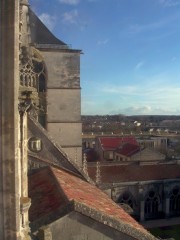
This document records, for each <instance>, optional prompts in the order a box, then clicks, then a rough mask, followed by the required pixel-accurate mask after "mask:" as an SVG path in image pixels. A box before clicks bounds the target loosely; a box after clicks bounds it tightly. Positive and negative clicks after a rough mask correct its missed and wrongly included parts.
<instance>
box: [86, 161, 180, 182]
mask: <svg viewBox="0 0 180 240" xmlns="http://www.w3.org/2000/svg"><path fill="white" fill-rule="evenodd" d="M100 173H101V182H102V183H120V182H131V181H132V182H133V181H151V180H164V179H175V178H180V165H177V164H159V165H111V166H102V165H101V166H100ZM88 174H89V177H91V178H92V179H94V180H95V179H96V177H95V176H96V167H95V166H88Z"/></svg>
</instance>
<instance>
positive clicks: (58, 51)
mask: <svg viewBox="0 0 180 240" xmlns="http://www.w3.org/2000/svg"><path fill="white" fill-rule="evenodd" d="M21 21H22V23H23V24H22V27H21V28H22V31H21V32H22V33H21V35H22V37H21V64H20V67H21V68H20V74H21V75H20V93H21V95H22V94H23V93H24V92H28V93H29V94H31V99H32V101H33V107H32V109H31V114H32V115H33V117H35V118H36V119H37V120H38V121H39V122H40V123H41V125H42V126H43V127H44V128H46V129H47V130H48V132H49V133H50V135H51V136H52V137H53V138H54V139H56V141H57V142H58V144H59V145H61V147H62V148H63V150H64V151H65V152H66V154H67V155H68V156H69V157H70V158H72V159H74V158H75V157H76V158H77V159H78V160H79V162H78V164H79V165H81V159H82V143H81V131H82V129H81V128H82V127H81V125H82V124H81V100H80V99H81V97H80V96H81V90H80V54H81V50H75V49H72V48H70V47H69V46H68V45H67V44H65V43H64V42H62V41H61V40H59V39H57V38H56V37H55V36H54V35H53V34H52V33H51V32H50V31H49V30H48V29H47V28H46V26H45V25H44V24H43V23H42V22H41V21H40V20H39V18H38V17H37V16H36V15H35V14H34V13H33V12H32V10H31V9H30V7H29V5H28V3H27V1H23V4H22V5H21ZM27 73H28V77H27V76H26V74H27Z"/></svg>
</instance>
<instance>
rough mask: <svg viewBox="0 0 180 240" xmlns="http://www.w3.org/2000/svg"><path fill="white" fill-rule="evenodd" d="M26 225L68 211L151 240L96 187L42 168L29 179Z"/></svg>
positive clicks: (147, 234)
mask: <svg viewBox="0 0 180 240" xmlns="http://www.w3.org/2000/svg"><path fill="white" fill-rule="evenodd" d="M29 197H30V198H31V200H32V205H31V207H30V211H29V214H30V221H36V220H38V218H42V217H43V219H45V218H46V217H47V216H48V214H51V215H52V213H54V214H57V212H58V211H59V209H60V208H63V209H64V208H65V207H66V206H67V207H68V209H69V210H70V208H69V204H71V211H77V212H79V213H81V214H83V215H86V216H88V217H90V218H92V219H94V220H95V221H99V222H101V223H102V224H105V225H108V226H109V227H112V228H115V229H116V230H118V231H121V232H124V233H125V234H128V235H131V236H134V237H135V239H155V238H154V237H153V236H152V235H151V234H150V233H148V232H147V231H146V230H145V229H144V228H143V227H142V226H141V225H140V224H139V223H137V222H136V221H135V220H134V219H133V218H132V217H131V216H130V215H128V214H127V213H126V212H125V211H124V210H123V209H122V208H121V207H119V206H118V205H117V204H116V203H115V202H113V201H112V200H111V199H110V198H109V197H108V196H107V195H106V194H105V193H104V192H102V191H101V190H100V189H98V188H97V187H96V186H94V185H92V184H90V183H88V182H86V181H83V180H82V179H81V178H79V177H78V176H77V175H75V174H73V173H70V172H68V171H65V170H62V169H60V168H53V167H45V168H41V169H39V170H38V171H37V172H35V173H33V174H31V175H30V176H29ZM47 219H48V218H47Z"/></svg>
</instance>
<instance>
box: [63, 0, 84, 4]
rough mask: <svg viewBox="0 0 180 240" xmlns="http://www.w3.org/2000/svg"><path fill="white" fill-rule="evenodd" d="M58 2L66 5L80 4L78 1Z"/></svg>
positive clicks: (66, 0)
mask: <svg viewBox="0 0 180 240" xmlns="http://www.w3.org/2000/svg"><path fill="white" fill-rule="evenodd" d="M59 2H60V3H64V4H68V5H77V4H78V3H79V2H80V0H59Z"/></svg>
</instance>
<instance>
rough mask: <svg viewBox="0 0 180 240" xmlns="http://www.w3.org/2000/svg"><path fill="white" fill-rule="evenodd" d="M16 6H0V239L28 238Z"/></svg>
mask: <svg viewBox="0 0 180 240" xmlns="http://www.w3.org/2000/svg"><path fill="white" fill-rule="evenodd" d="M20 8H21V7H20V5H19V1H18V0H14V1H10V0H2V1H1V7H0V23H1V25H0V99H1V102H0V178H1V179H0V239H4V240H6V239H7V240H24V239H29V233H28V232H29V226H28V224H29V222H28V209H29V206H30V199H29V198H28V194H27V150H26V146H25V145H26V142H27V141H26V139H25V135H24V133H26V132H27V125H26V120H25V119H26V109H27V106H26V104H25V102H24V103H23V101H21V102H20V104H19V100H18V99H19V56H20V48H21V44H20V41H21V27H22V23H21V21H20V14H19V13H20Z"/></svg>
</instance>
